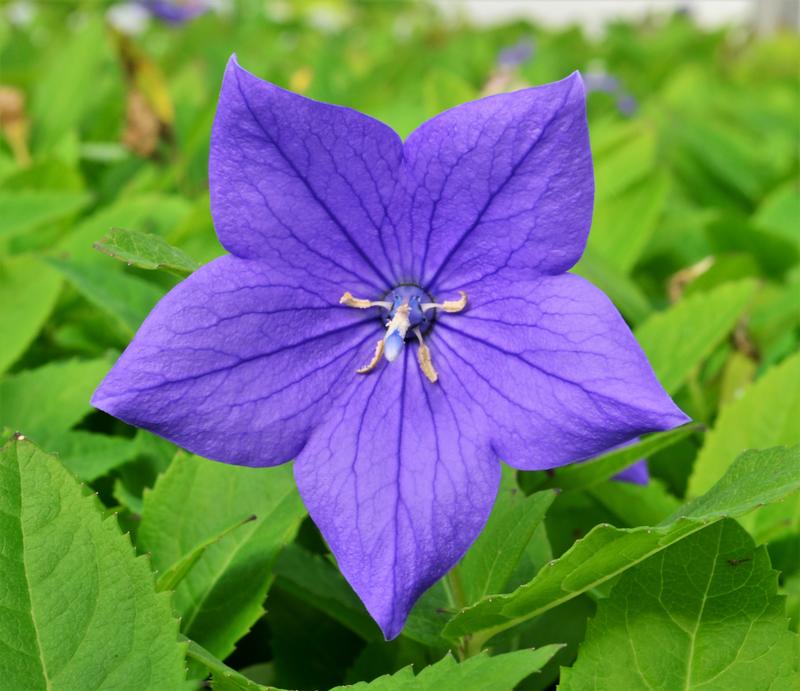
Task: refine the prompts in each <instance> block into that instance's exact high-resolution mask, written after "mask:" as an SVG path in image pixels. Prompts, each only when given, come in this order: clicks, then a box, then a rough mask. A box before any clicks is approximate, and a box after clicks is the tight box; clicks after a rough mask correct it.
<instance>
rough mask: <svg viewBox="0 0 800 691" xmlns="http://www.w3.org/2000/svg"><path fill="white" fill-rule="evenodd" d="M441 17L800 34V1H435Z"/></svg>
mask: <svg viewBox="0 0 800 691" xmlns="http://www.w3.org/2000/svg"><path fill="white" fill-rule="evenodd" d="M434 4H435V5H436V6H437V7H439V9H440V10H441V11H442V13H443V14H444V15H445V16H448V17H452V18H464V19H468V20H469V21H471V22H473V23H475V24H480V25H487V24H489V25H490V24H498V23H502V22H508V21H513V20H515V19H527V20H530V21H533V22H536V23H538V24H541V25H543V26H547V27H566V26H572V25H578V26H581V27H583V28H584V29H585V30H586V32H587V33H589V34H590V35H595V36H599V35H601V34H602V33H603V30H604V28H605V27H606V25H608V24H609V23H610V22H614V21H619V20H626V21H639V20H643V19H647V18H649V17H654V16H658V15H663V14H671V13H673V12H686V13H687V14H688V15H689V16H690V17H691V18H692V19H693V20H694V21H695V22H696V23H697V24H698V25H699V26H702V27H706V28H713V27H718V26H725V25H738V26H751V27H753V28H755V29H756V30H757V31H758V32H759V33H771V32H773V31H775V30H777V29H778V28H781V27H782V28H789V29H793V30H795V31H796V30H798V29H800V0H434Z"/></svg>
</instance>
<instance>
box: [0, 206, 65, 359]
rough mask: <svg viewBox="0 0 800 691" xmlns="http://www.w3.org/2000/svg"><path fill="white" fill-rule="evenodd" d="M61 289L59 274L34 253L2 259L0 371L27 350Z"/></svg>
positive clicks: (0, 268) (0, 282) (0, 284)
mask: <svg viewBox="0 0 800 691" xmlns="http://www.w3.org/2000/svg"><path fill="white" fill-rule="evenodd" d="M0 213H2V212H0ZM60 289H61V279H60V277H59V275H58V274H57V273H56V272H55V271H53V270H52V269H51V268H50V267H49V266H47V265H46V264H44V263H43V262H41V261H39V260H37V259H35V258H33V257H15V258H13V259H7V260H5V261H0V324H2V325H3V338H2V339H0V373H2V372H4V371H5V370H6V369H8V367H9V366H10V365H11V364H13V363H14V361H15V360H16V359H17V358H18V357H19V356H20V355H22V354H23V353H24V352H25V350H26V349H27V347H28V346H29V345H30V343H31V341H32V340H33V339H34V338H35V337H36V334H37V333H39V330H40V329H41V328H42V326H43V325H44V323H45V320H46V319H47V317H48V316H49V315H50V312H51V311H52V309H53V307H54V306H55V303H56V298H57V297H58V293H59V291H60Z"/></svg>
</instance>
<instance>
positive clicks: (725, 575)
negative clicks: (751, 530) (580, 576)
mask: <svg viewBox="0 0 800 691" xmlns="http://www.w3.org/2000/svg"><path fill="white" fill-rule="evenodd" d="M783 600H784V598H782V597H778V595H777V573H776V572H775V571H773V570H772V569H771V568H770V563H769V556H768V554H767V551H766V549H765V548H764V547H759V548H756V547H755V544H754V543H753V539H752V538H751V537H750V536H749V535H748V534H747V532H746V531H745V530H744V529H743V528H741V527H740V526H739V525H738V524H737V523H736V521H733V520H725V521H720V522H719V523H716V524H715V525H711V526H709V527H707V528H705V529H704V530H701V531H699V532H697V533H695V534H694V535H692V536H691V537H689V538H687V539H686V540H683V541H682V542H680V543H678V544H676V545H673V546H671V547H669V548H667V549H665V550H664V551H662V552H661V553H660V554H659V555H657V556H655V557H653V558H652V559H648V560H647V561H645V562H644V563H642V564H640V565H639V566H637V567H636V568H635V569H631V570H630V571H628V572H627V573H626V574H625V575H623V576H622V578H621V579H620V580H619V582H618V583H617V584H616V585H615V586H614V589H613V591H612V592H611V597H609V598H608V599H607V600H601V601H600V603H599V605H598V608H597V615H596V616H595V618H594V620H592V621H591V623H590V624H589V628H588V631H587V635H586V640H585V641H584V643H583V644H582V645H581V647H580V650H579V653H578V659H577V662H576V663H575V664H574V666H573V667H572V669H564V670H562V676H561V684H560V685H559V689H562V690H563V691H572V690H578V689H587V688H598V686H600V687H602V688H609V689H638V688H667V689H720V690H723V689H724V691H734V690H736V689H740V690H741V691H751V689H755V688H759V689H771V688H776V687H777V686H778V684H781V685H785V688H789V686H790V680H793V682H794V683H795V684H796V683H797V682H798V681H800V676H798V674H797V672H798V657H797V655H796V650H795V646H796V645H797V637H796V636H795V635H794V634H793V633H791V632H790V631H789V630H788V628H787V625H786V623H787V622H786V616H785V614H784V602H783Z"/></svg>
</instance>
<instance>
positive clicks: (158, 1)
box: [139, 0, 211, 24]
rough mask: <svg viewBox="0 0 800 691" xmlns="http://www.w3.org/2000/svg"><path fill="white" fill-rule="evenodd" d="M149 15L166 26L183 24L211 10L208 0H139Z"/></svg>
mask: <svg viewBox="0 0 800 691" xmlns="http://www.w3.org/2000/svg"><path fill="white" fill-rule="evenodd" d="M139 1H140V3H141V4H142V5H143V6H144V7H145V9H147V11H148V12H150V14H152V15H153V16H154V17H157V18H158V19H161V20H162V21H164V22H167V23H168V24H183V23H185V22H188V21H190V20H192V19H195V18H196V17H199V16H200V15H201V14H205V13H206V12H208V11H209V9H211V7H210V4H209V2H208V0H139Z"/></svg>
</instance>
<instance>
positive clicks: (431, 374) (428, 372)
mask: <svg viewBox="0 0 800 691" xmlns="http://www.w3.org/2000/svg"><path fill="white" fill-rule="evenodd" d="M414 335H415V336H416V337H417V340H418V341H419V349H418V350H417V362H419V368H420V369H421V370H422V373H423V374H424V375H425V376H426V377H427V378H428V381H429V382H430V383H431V384H435V383H436V381H437V380H438V379H439V374H438V373H437V372H436V368H435V367H434V366H433V362H431V351H430V349H429V348H428V346H427V345H425V341H423V340H422V333H421V332H420V330H419V329H414Z"/></svg>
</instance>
